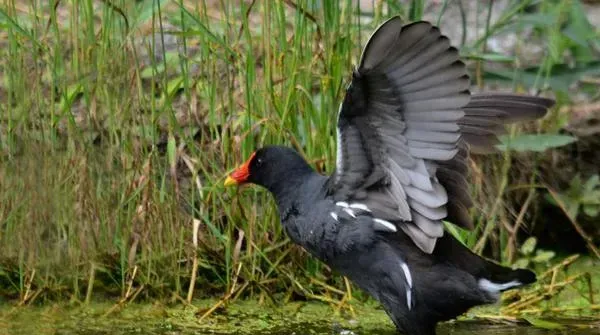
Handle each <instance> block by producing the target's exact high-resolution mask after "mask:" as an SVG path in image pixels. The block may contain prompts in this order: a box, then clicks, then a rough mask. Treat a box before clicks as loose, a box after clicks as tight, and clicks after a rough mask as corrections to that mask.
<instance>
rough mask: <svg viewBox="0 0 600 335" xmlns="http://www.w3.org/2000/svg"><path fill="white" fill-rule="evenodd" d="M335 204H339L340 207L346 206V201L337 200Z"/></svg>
mask: <svg viewBox="0 0 600 335" xmlns="http://www.w3.org/2000/svg"><path fill="white" fill-rule="evenodd" d="M335 205H336V206H340V207H344V208H348V203H347V202H344V201H338V202H336V203H335Z"/></svg>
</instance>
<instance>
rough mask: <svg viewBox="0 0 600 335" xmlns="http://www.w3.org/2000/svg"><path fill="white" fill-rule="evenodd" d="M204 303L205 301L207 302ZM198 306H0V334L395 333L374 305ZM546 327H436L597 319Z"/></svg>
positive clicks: (515, 333)
mask: <svg viewBox="0 0 600 335" xmlns="http://www.w3.org/2000/svg"><path fill="white" fill-rule="evenodd" d="M207 305H208V304H207ZM203 311H204V310H203V309H199V308H196V307H194V308H191V307H187V308H186V307H181V306H175V307H166V306H163V305H158V304H139V305H128V306H127V307H126V308H115V305H112V304H104V305H98V304H94V305H92V306H61V305H54V306H44V307H22V308H15V307H12V306H6V305H4V306H2V305H1V304H0V335H13V334H14V335H21V334H23V335H25V334H27V335H29V334H42V335H43V334H53V335H54V334H60V335H76V334H77V335H100V334H107V335H108V334H115V335H126V334H127V335H129V334H148V335H191V334H214V335H220V334H235V335H250V334H252V335H285V334H294V335H304V334H309V335H367V334H369V335H370V334H377V335H395V334H397V333H396V331H395V329H394V328H393V326H392V325H391V323H390V321H389V319H387V316H386V315H385V313H383V312H382V311H381V310H380V309H377V308H372V307H369V308H364V309H362V310H359V311H357V312H358V313H357V314H358V315H359V317H358V318H357V319H358V321H356V320H353V319H352V318H348V317H345V318H341V317H335V316H333V315H332V314H333V313H332V309H331V307H329V306H327V305H322V304H290V305H289V306H288V305H285V306H280V307H275V308H266V307H264V306H260V307H258V306H257V305H256V304H251V303H249V304H238V303H236V304H235V305H232V306H228V308H227V309H222V310H218V311H216V312H215V313H214V314H213V315H211V316H210V317H209V318H207V319H204V320H202V321H200V320H199V315H201V314H203ZM554 322H555V323H552V324H547V325H562V326H563V328H562V329H553V330H548V329H540V328H534V327H532V326H529V325H522V324H515V323H508V322H505V323H500V322H498V321H496V322H490V321H458V322H452V323H444V324H440V325H439V326H438V334H439V335H449V334H452V335H482V334H492V335H543V334H544V335H545V334H570V335H588V334H589V335H591V334H595V335H596V334H600V323H599V321H598V320H596V321H590V320H584V319H572V320H568V321H566V320H560V321H556V320H555V321H554Z"/></svg>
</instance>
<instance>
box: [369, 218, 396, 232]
mask: <svg viewBox="0 0 600 335" xmlns="http://www.w3.org/2000/svg"><path fill="white" fill-rule="evenodd" d="M373 221H375V222H377V223H379V224H380V225H382V226H384V227H386V228H387V229H388V230H391V231H393V232H396V231H398V229H396V226H394V224H393V223H391V222H389V221H385V220H382V219H373Z"/></svg>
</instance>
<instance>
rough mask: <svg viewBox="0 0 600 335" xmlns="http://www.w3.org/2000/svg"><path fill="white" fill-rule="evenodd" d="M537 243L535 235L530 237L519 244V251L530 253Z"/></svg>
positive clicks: (524, 253)
mask: <svg viewBox="0 0 600 335" xmlns="http://www.w3.org/2000/svg"><path fill="white" fill-rule="evenodd" d="M536 244H537V239H536V238H535V237H533V236H532V237H530V238H528V239H527V240H525V242H523V245H522V246H521V253H522V254H523V255H530V254H531V253H533V250H535V245H536Z"/></svg>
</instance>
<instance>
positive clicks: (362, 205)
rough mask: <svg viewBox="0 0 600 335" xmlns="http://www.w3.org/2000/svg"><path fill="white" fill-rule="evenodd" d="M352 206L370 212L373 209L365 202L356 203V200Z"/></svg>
mask: <svg viewBox="0 0 600 335" xmlns="http://www.w3.org/2000/svg"><path fill="white" fill-rule="evenodd" d="M350 208H355V209H360V210H363V211H365V212H370V211H371V210H370V209H369V207H367V205H365V204H359V203H356V202H355V203H353V204H350Z"/></svg>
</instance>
